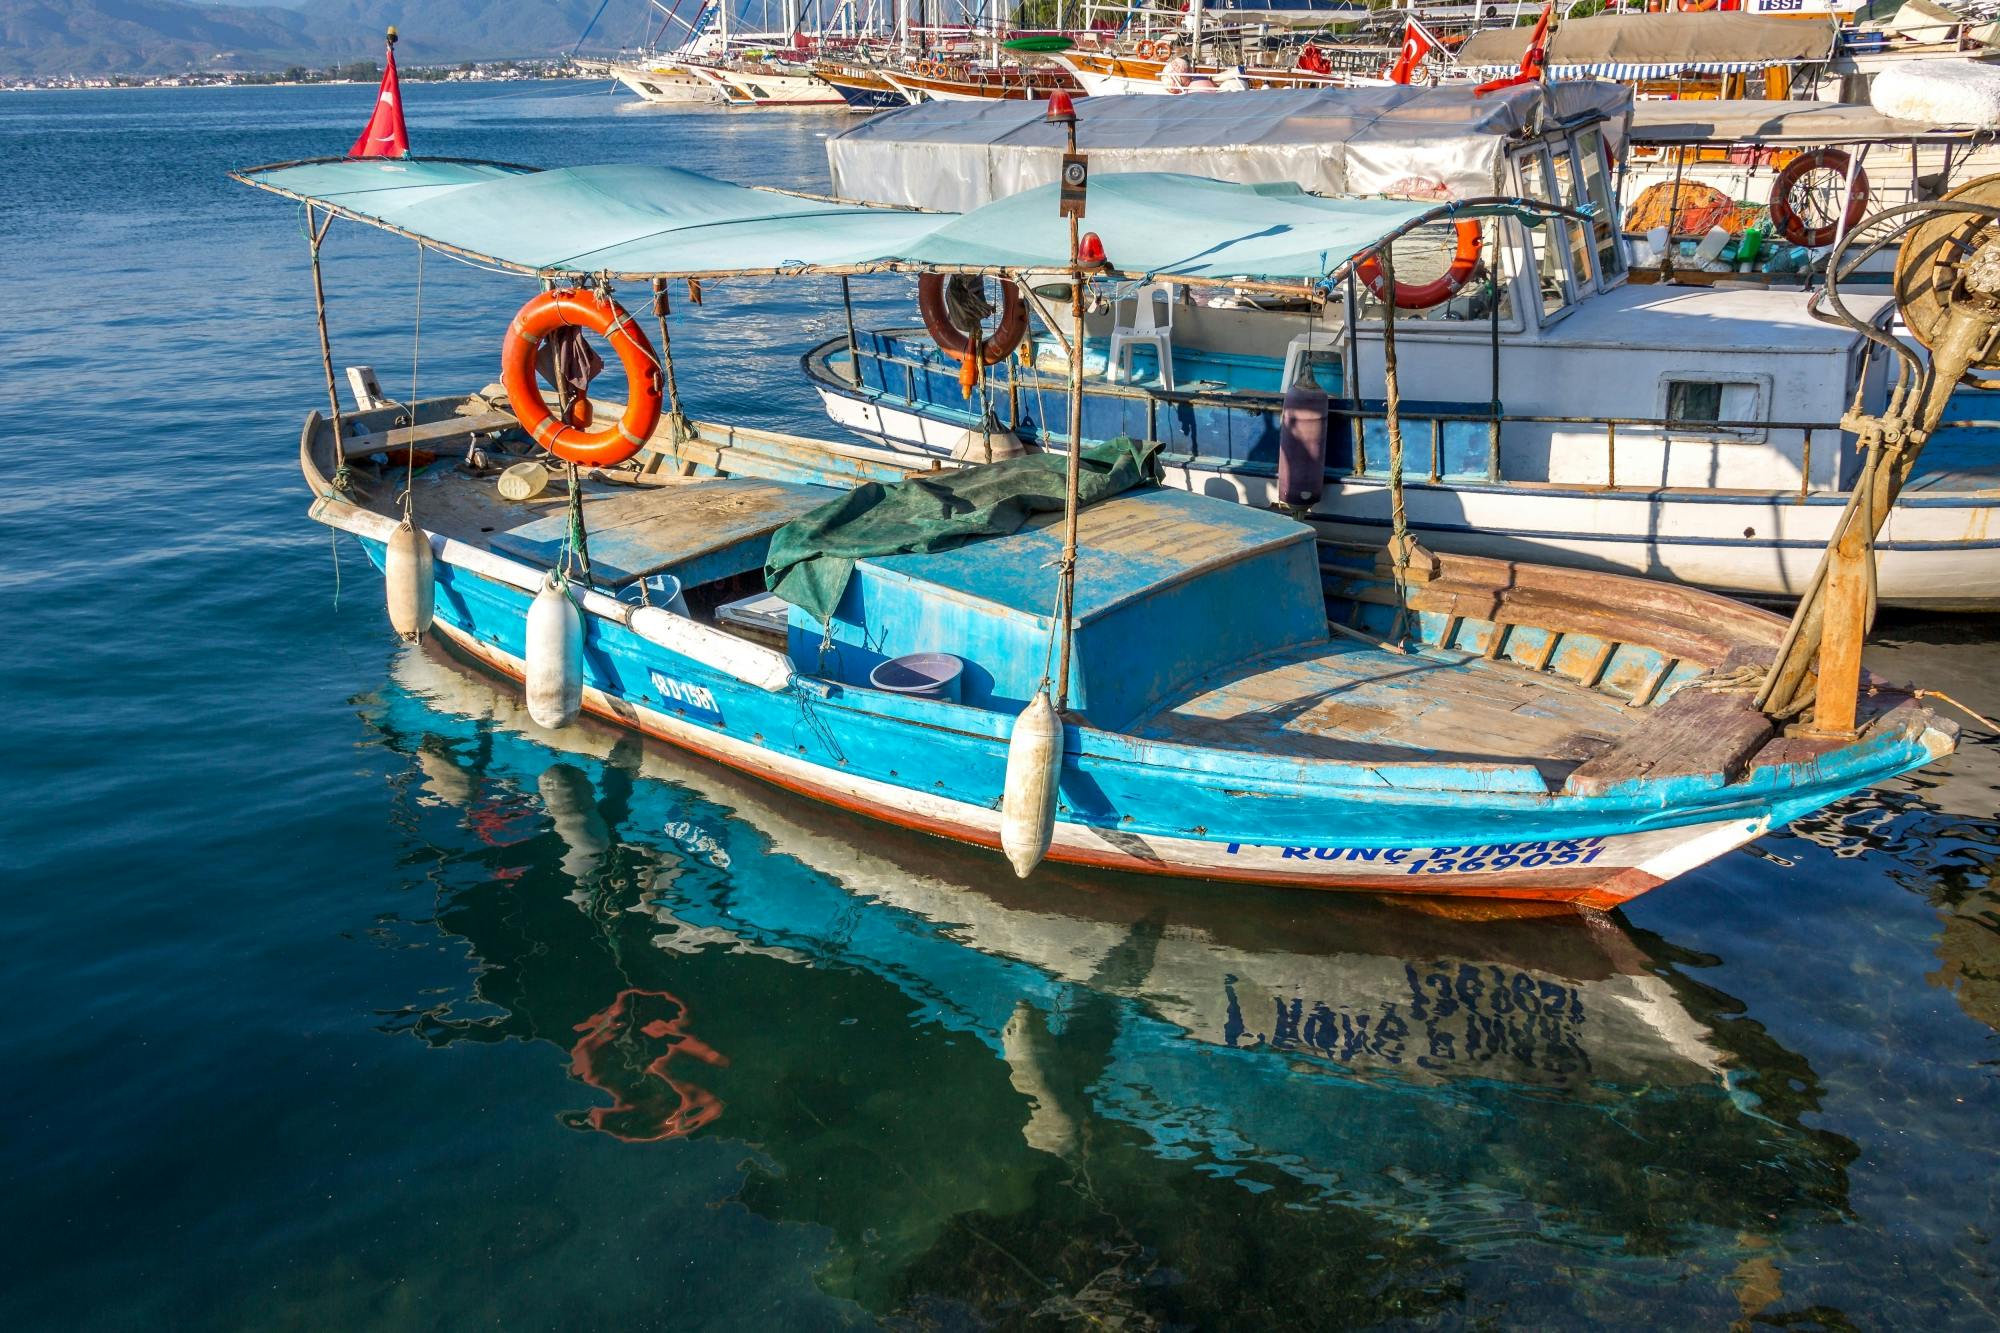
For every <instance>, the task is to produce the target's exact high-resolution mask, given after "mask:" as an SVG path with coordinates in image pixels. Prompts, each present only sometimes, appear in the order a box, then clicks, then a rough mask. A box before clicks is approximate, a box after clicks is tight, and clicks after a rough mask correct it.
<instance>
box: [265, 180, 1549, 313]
mask: <svg viewBox="0 0 2000 1333" xmlns="http://www.w3.org/2000/svg"><path fill="white" fill-rule="evenodd" d="M236 178H237V179H238V180H241V181H244V182H245V183H247V184H250V185H255V186H258V187H259V188H261V189H266V190H271V191H274V192H275V193H278V194H283V195H286V196H288V197H290V198H294V199H300V200H304V201H305V202H307V203H310V204H315V205H318V206H321V207H324V208H327V209H330V210H331V211H333V212H335V213H338V214H341V215H343V216H346V217H350V218H354V219H357V220H359V221H362V222H368V223H372V224H374V225H376V226H380V227H385V228H387V229H389V230H391V231H395V232H399V233H401V234H403V235H408V236H413V237H416V238H418V239H419V240H422V241H424V242H426V243H428V244H431V245H435V246H438V247H439V248H441V249H445V250H449V251H452V252H454V253H457V254H461V255H464V256H466V257H469V258H473V259H477V260H481V261H484V262H487V263H491V264H494V265H497V266H500V267H504V268H510V269H515V270H518V271H521V272H527V273H535V274H575V273H588V274H600V273H602V274H608V275H609V276H611V277H615V278H623V279H644V278H656V277H660V278H678V277H697V278H700V277H720V276H725V275H726V276H739V275H758V274H781V273H866V272H881V271H888V270H894V269H911V268H916V269H928V270H937V271H978V272H998V273H1018V272H1021V271H1024V270H1031V269H1036V270H1047V269H1062V268H1066V267H1067V266H1068V264H1069V232H1068V224H1067V222H1066V221H1065V220H1064V219H1063V218H1062V217H1060V216H1059V215H1058V213H1057V210H1056V194H1057V191H1056V187H1054V186H1045V187H1042V188H1039V189H1033V190H1028V191H1026V192H1024V193H1022V194H1018V195H1014V196H1011V197H1009V198H1005V199H1001V200H998V201H996V202H994V203H991V204H988V205H986V206H985V207H983V208H978V209H975V210H973V211H972V212H969V213H964V214H954V213H920V212H913V211H909V210H904V209H895V208H878V207H872V206H869V205H865V204H852V203H838V202H832V201H828V200H823V199H814V198H810V197H807V196H803V195H797V194H789V193H786V192H783V191H778V190H763V189H751V188H747V187H745V186H741V185H731V184H729V183H727V182H724V181H717V180H711V179H710V178H708V177H706V176H701V175H697V174H695V173H694V172H690V171H681V170H677V169H675V168H672V167H657V166H597V167H567V168H563V169H560V170H553V171H533V170H529V169H527V168H522V167H508V166H503V165H496V164H492V163H473V162H451V161H437V162H427V161H420V160H418V161H407V160H406V161H395V162H390V161H375V160H363V161H330V162H315V163H302V164H298V165H291V166H277V167H259V168H253V169H250V170H247V171H243V172H238V173H236ZM1439 211H1440V205H1438V204H1435V203H1429V202H1421V201H1410V200H1401V199H1352V198H1322V197H1320V196H1317V195H1312V194H1308V193H1306V192H1305V191H1304V190H1302V189H1300V188H1299V187H1298V186H1296V185H1291V184H1284V183H1278V184H1263V185H1234V184H1228V183H1225V182H1223V181H1215V180H1208V179H1206V178H1203V177H1199V176H1182V175H1174V174H1170V173H1165V172H1133V173H1125V174H1114V175H1103V176H1097V177H1095V178H1093V179H1092V181H1091V182H1090V191H1089V215H1088V217H1087V218H1086V219H1085V221H1084V224H1083V225H1084V228H1085V229H1086V230H1088V231H1092V232H1095V233H1096V234H1097V235H1098V237H1099V238H1100V239H1101V240H1102V241H1103V244H1104V249H1105V252H1106V256H1107V258H1108V259H1109V262H1110V265H1111V268H1112V269H1113V270H1114V271H1115V272H1117V273H1119V274H1121V275H1125V276H1131V277H1145V278H1153V277H1163V278H1171V279H1176V280H1180V281H1185V282H1218V283H1226V282H1238V283H1254V284H1259V285H1273V286H1293V287H1306V286H1311V285H1313V284H1315V283H1319V282H1322V281H1324V280H1325V279H1327V278H1329V277H1331V276H1334V275H1336V274H1338V273H1339V272H1341V271H1342V270H1343V269H1344V268H1345V266H1346V265H1347V264H1348V263H1349V262H1350V261H1352V260H1353V259H1354V258H1355V257H1356V256H1358V255H1361V254H1364V253H1366V252H1367V251H1369V250H1371V249H1373V248H1375V247H1376V246H1378V245H1380V244H1381V243H1382V242H1383V241H1385V240H1387V239H1389V238H1390V237H1392V236H1393V235H1395V234H1396V233H1398V232H1400V231H1402V230H1404V229H1406V228H1407V227H1409V226H1410V225H1412V224H1414V223H1416V222H1418V221H1419V220H1421V219H1423V218H1425V217H1426V215H1429V214H1434V213H1437V212H1439ZM1463 211H1464V212H1468V213H1476V212H1493V211H1514V210H1512V209H1506V208H1504V206H1487V207H1483V208H1468V209H1465V210H1463Z"/></svg>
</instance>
